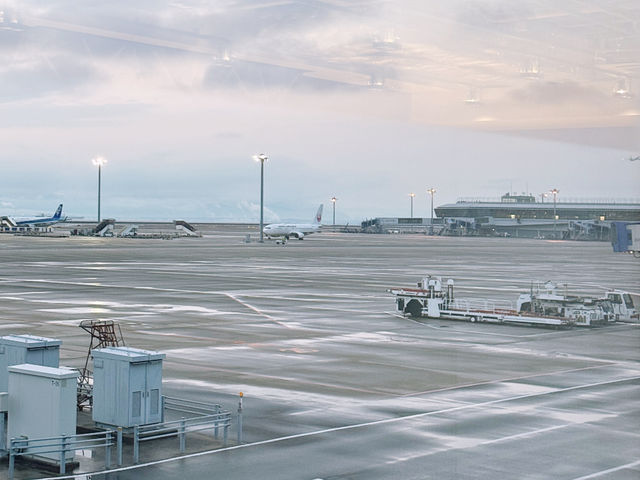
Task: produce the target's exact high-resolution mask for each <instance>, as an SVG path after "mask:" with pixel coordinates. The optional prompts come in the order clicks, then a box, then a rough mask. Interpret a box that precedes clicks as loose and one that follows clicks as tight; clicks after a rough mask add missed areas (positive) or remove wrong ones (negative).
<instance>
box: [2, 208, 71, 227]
mask: <svg viewBox="0 0 640 480" xmlns="http://www.w3.org/2000/svg"><path fill="white" fill-rule="evenodd" d="M66 219H67V217H66V216H64V217H63V216H62V204H60V205H58V208H57V210H56V213H54V214H53V216H52V217H15V218H12V220H13V221H14V222H15V224H16V226H18V227H26V226H38V227H43V226H44V227H46V226H48V225H53V224H54V223H58V222H64V221H65V220H66Z"/></svg>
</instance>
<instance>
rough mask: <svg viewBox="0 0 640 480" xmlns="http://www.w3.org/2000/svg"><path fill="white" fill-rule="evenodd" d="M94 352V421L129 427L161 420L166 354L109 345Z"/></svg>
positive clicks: (92, 353)
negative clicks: (163, 371) (163, 372)
mask: <svg viewBox="0 0 640 480" xmlns="http://www.w3.org/2000/svg"><path fill="white" fill-rule="evenodd" d="M91 355H92V356H93V421H94V422H96V423H98V424H102V425H112V426H116V427H123V428H128V427H133V426H135V425H147V424H150V423H158V422H160V421H162V408H161V407H162V405H161V398H162V360H163V359H164V358H165V355H164V354H163V353H159V352H150V351H147V350H140V349H139V348H131V347H107V348H100V349H96V350H93V351H92V352H91Z"/></svg>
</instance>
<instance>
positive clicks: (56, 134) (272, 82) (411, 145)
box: [0, 0, 640, 224]
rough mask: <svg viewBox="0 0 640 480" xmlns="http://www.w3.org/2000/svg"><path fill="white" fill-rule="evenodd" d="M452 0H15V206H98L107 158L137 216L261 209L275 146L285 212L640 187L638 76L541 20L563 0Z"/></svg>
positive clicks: (82, 212)
mask: <svg viewBox="0 0 640 480" xmlns="http://www.w3.org/2000/svg"><path fill="white" fill-rule="evenodd" d="M440 3H442V2H418V1H401V0H398V1H391V0H389V1H377V0H370V1H366V2H364V1H362V2H361V1H356V0H354V1H346V0H345V1H342V0H317V1H314V0H307V1H301V0H300V1H294V0H292V1H258V0H252V1H251V0H223V1H192V0H185V1H182V2H181V1H179V0H178V1H175V2H159V1H155V0H154V1H135V2H130V1H120V0H115V1H110V2H92V1H86V2H81V3H78V2H75V1H61V0H51V1H47V2H42V1H31V0H27V1H20V2H4V3H3V2H2V1H1V0H0V10H1V11H2V12H3V13H2V14H1V15H0V60H1V61H0V87H1V88H0V166H1V172H0V215H20V214H37V213H41V212H46V213H52V212H53V210H54V209H55V207H56V206H57V204H58V203H61V202H64V205H65V213H66V214H67V215H71V216H73V217H85V218H94V217H95V216H96V210H97V205H96V203H97V202H96V196H97V170H96V167H94V166H93V165H92V163H91V159H92V158H93V157H95V156H96V155H102V156H104V157H105V158H107V159H108V164H107V165H106V166H105V167H104V168H103V170H102V180H103V181H102V216H103V217H113V218H116V219H120V220H127V219H128V220H133V219H137V220H143V219H148V220H172V219H177V218H183V219H186V220H191V221H257V220H258V218H259V201H260V196H259V194H260V192H259V185H260V183H259V182H260V168H259V164H257V163H255V162H254V161H252V159H251V157H252V155H253V154H256V153H265V154H267V155H269V157H270V160H269V162H268V163H267V164H266V165H265V206H266V213H265V217H266V220H267V221H268V222H271V221H277V220H309V221H310V220H311V219H312V217H313V215H314V213H315V210H316V208H317V205H318V204H319V203H324V204H325V212H330V210H329V209H330V201H329V199H330V198H331V197H332V196H334V195H335V196H336V197H337V198H338V202H337V208H336V217H337V221H338V222H339V223H343V222H350V223H352V224H353V223H359V222H360V221H361V220H363V219H364V218H371V217H375V216H408V215H409V208H410V199H409V195H408V194H409V193H410V192H415V193H416V198H415V215H416V216H428V215H429V209H428V205H429V201H428V199H427V193H426V190H427V188H429V187H435V188H436V189H437V193H436V197H435V203H436V205H439V204H442V203H449V202H454V201H456V199H457V198H459V197H494V198H497V197H499V196H500V195H502V194H504V193H506V192H507V191H509V190H510V189H512V190H513V191H517V192H524V191H525V190H527V191H529V192H532V193H533V194H536V195H538V194H539V193H540V192H543V191H546V190H549V189H551V188H558V189H559V190H560V197H561V198H569V197H571V198H575V197H587V198H598V197H600V198H618V199H624V198H637V197H640V191H639V187H638V185H640V175H639V172H640V161H638V162H630V161H629V160H628V158H629V157H630V156H636V155H638V154H639V153H640V140H638V139H639V138H640V129H639V128H638V118H640V117H639V113H638V111H639V110H640V108H638V96H637V94H638V93H639V92H638V91H637V84H638V83H637V82H638V79H637V77H634V76H633V75H631V76H624V77H621V76H619V75H618V74H619V72H618V71H616V70H614V69H615V68H618V67H617V64H615V65H614V64H612V65H605V67H606V68H605V67H602V66H600V65H596V66H595V67H594V69H595V68H596V67H597V70H593V71H592V70H590V68H591V67H589V66H588V67H584V62H585V61H586V60H582V59H581V60H580V62H581V65H582V66H581V67H580V68H577V67H575V68H574V67H572V68H574V69H573V70H570V68H569V67H571V66H569V67H568V66H567V65H568V64H567V63H566V62H567V60H566V59H567V58H572V57H574V56H575V55H573V54H572V53H571V52H572V50H570V49H579V51H580V52H586V51H587V50H588V49H587V47H588V45H583V44H582V43H580V44H579V45H577V43H579V42H583V40H582V39H581V32H580V30H571V31H570V33H568V34H567V33H566V31H567V29H566V28H562V29H561V28H560V27H561V26H562V25H560V26H558V25H557V24H553V25H549V24H546V27H545V28H548V29H549V32H548V33H549V35H551V36H553V35H555V33H556V32H555V30H554V28H557V29H558V32H560V31H562V32H564V33H563V35H564V36H563V37H562V38H561V39H559V38H558V37H555V38H556V40H555V42H556V43H554V44H548V43H546V40H547V37H546V36H545V34H544V33H545V32H544V31H543V30H540V31H538V30H535V29H534V26H535V27H536V28H541V27H539V24H535V25H534V24H533V23H532V22H533V20H531V18H534V17H536V16H539V15H538V14H542V13H545V12H547V11H548V10H549V9H550V8H552V5H553V2H544V1H542V0H540V1H535V2H533V1H532V2H516V3H517V5H519V6H518V7H514V6H513V2H498V1H474V2H471V1H464V2H463V1H455V2H446V3H448V6H446V7H444V6H440ZM556 3H557V2H556ZM595 3H596V4H597V3H598V2H595ZM601 3H603V4H608V3H611V2H601ZM622 3H624V2H622ZM79 5H80V6H79ZM604 6H607V5H604ZM578 13H579V12H577V13H576V14H578ZM569 14H572V12H569ZM631 14H632V15H636V16H637V15H638V8H636V9H635V10H632V11H631ZM558 18H559V17H558ZM638 20H640V19H638ZM599 21H600V22H601V24H602V22H603V21H604V22H605V26H606V18H605V19H604V20H602V18H600V20H599ZM576 23H577V22H576ZM638 24H639V22H638V21H636V22H635V25H636V26H635V31H634V30H630V33H629V35H630V37H629V38H630V40H629V39H626V40H624V41H625V42H628V45H629V46H630V48H638V44H637V42H638V38H639V36H638V35H639V34H638V31H637V29H638ZM505 25H507V26H508V27H507V26H505ZM522 25H525V27H526V28H525V29H524V30H525V32H526V35H529V37H527V38H525V39H523V35H525V34H524V33H522V32H523V27H522ZM629 28H633V27H629ZM507 30H508V31H507ZM602 30H603V29H602V28H599V30H598V31H602ZM616 31H617V32H618V33H617V35H618V36H620V33H619V32H620V26H619V25H616ZM505 35H507V36H508V37H509V39H510V40H509V41H505ZM532 35H533V36H535V38H532V37H531V36H532ZM603 35H604V34H603ZM587 36H588V35H587ZM589 38H591V37H589ZM603 38H605V37H603ZM514 39H516V40H517V41H516V40H514ZM480 41H482V42H483V45H482V47H480V46H479V45H478V43H479V42H480ZM518 42H520V43H518ZM603 42H604V43H605V44H606V38H605V39H604V40H603V39H599V40H598V42H597V44H598V45H602V44H603ZM621 42H622V41H621ZM516 43H518V45H516V46H513V45H514V44H516ZM623 46H626V44H625V45H623ZM493 47H495V48H493ZM548 48H555V49H556V51H558V52H560V51H561V49H562V52H564V53H562V52H561V53H562V55H561V54H560V53H558V54H557V55H555V54H554V55H555V56H554V57H553V58H550V57H547V56H545V55H547V53H546V52H547V51H548ZM537 49H539V50H540V52H537ZM618 50H620V47H619V48H618ZM576 51H577V50H576ZM496 52H497V53H496ZM585 55H586V58H588V59H589V62H593V61H594V60H593V58H592V57H593V53H592V52H591V51H590V50H589V51H588V54H587V53H585ZM540 58H542V59H543V60H540ZM608 58H612V57H608ZM609 61H612V60H609ZM563 62H565V63H563ZM618 63H619V64H620V65H622V64H628V62H627V63H625V62H623V61H622V60H618ZM511 68H513V71H512V72H511V71H510V69H511ZM545 68H547V70H544V69H545ZM466 71H468V72H469V73H468V74H467V73H464V72H466ZM568 71H571V72H573V73H571V75H572V76H571V77H568V76H567V75H569V74H568V73H567V72H568ZM636 72H637V70H636ZM543 73H544V75H543ZM614 73H615V74H614ZM616 75H618V76H616ZM609 83H610V84H611V87H609V86H608V85H609ZM616 89H618V90H620V91H622V90H624V92H623V94H620V93H619V92H618V93H617V94H616V93H615V91H616ZM625 92H626V93H625ZM458 94H459V98H456V97H455V95H458ZM614 97H615V98H614ZM515 125H517V127H518V128H510V127H511V126H515ZM327 218H329V215H326V216H325V219H327Z"/></svg>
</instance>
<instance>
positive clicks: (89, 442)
mask: <svg viewBox="0 0 640 480" xmlns="http://www.w3.org/2000/svg"><path fill="white" fill-rule="evenodd" d="M114 438H115V443H114ZM114 445H115V446H116V447H117V453H118V465H122V429H121V428H119V429H118V430H107V431H104V432H97V433H82V434H74V435H60V436H55V437H41V438H27V437H24V438H21V437H18V438H12V439H11V440H10V441H9V450H8V453H9V472H8V473H9V475H8V478H9V480H12V479H13V474H14V469H15V457H19V456H26V455H30V456H37V455H42V454H45V453H60V458H59V462H60V473H61V474H64V473H65V471H66V464H67V453H68V452H73V451H74V450H78V449H79V448H83V449H84V448H88V449H92V448H102V447H104V449H105V459H104V462H105V468H110V467H111V447H112V446H114Z"/></svg>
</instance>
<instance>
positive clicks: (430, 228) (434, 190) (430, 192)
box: [427, 187, 436, 235]
mask: <svg viewBox="0 0 640 480" xmlns="http://www.w3.org/2000/svg"><path fill="white" fill-rule="evenodd" d="M427 193H428V194H430V195H431V226H430V227H429V234H430V235H433V194H434V193H436V189H435V188H433V187H431V188H430V189H429V190H427Z"/></svg>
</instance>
